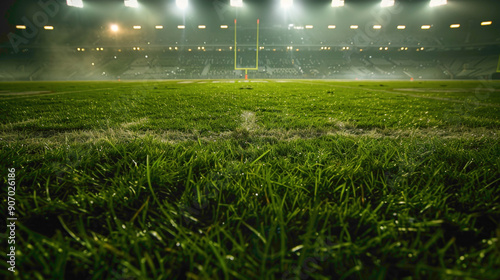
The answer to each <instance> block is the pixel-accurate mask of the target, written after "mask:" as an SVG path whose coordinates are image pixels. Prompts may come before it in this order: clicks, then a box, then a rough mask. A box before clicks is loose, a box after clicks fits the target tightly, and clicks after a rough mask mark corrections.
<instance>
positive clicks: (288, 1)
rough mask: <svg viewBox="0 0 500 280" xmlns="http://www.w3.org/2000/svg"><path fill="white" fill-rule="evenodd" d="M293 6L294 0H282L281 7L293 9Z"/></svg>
mask: <svg viewBox="0 0 500 280" xmlns="http://www.w3.org/2000/svg"><path fill="white" fill-rule="evenodd" d="M292 6H293V0H281V7H282V8H285V9H287V8H291V7H292Z"/></svg>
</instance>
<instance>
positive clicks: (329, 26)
mask: <svg viewBox="0 0 500 280" xmlns="http://www.w3.org/2000/svg"><path fill="white" fill-rule="evenodd" d="M335 28H337V26H335V25H328V29H335Z"/></svg>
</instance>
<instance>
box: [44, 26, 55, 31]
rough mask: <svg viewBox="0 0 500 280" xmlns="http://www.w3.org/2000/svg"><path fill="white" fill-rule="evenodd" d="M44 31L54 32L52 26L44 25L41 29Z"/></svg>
mask: <svg viewBox="0 0 500 280" xmlns="http://www.w3.org/2000/svg"><path fill="white" fill-rule="evenodd" d="M43 29H45V30H54V26H50V25H46V26H44V27H43Z"/></svg>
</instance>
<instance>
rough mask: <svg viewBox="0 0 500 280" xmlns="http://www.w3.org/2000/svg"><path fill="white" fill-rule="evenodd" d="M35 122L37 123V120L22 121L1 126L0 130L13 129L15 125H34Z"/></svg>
mask: <svg viewBox="0 0 500 280" xmlns="http://www.w3.org/2000/svg"><path fill="white" fill-rule="evenodd" d="M33 122H36V120H34V119H29V120H25V121H21V122H15V123H7V124H2V125H0V129H2V130H3V129H12V128H13V127H14V126H15V125H23V124H29V123H33Z"/></svg>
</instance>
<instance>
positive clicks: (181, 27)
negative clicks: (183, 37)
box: [177, 25, 186, 29]
mask: <svg viewBox="0 0 500 280" xmlns="http://www.w3.org/2000/svg"><path fill="white" fill-rule="evenodd" d="M177 28H178V29H186V26H185V25H177Z"/></svg>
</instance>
